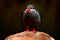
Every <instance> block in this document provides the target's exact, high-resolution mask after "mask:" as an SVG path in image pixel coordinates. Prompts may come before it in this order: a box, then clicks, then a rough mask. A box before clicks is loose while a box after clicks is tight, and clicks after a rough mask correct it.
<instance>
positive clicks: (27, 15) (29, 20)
mask: <svg viewBox="0 0 60 40" xmlns="http://www.w3.org/2000/svg"><path fill="white" fill-rule="evenodd" d="M23 22H24V25H25V26H26V27H27V29H29V30H33V29H35V30H36V29H37V28H38V27H39V26H40V23H41V16H40V13H39V12H38V10H36V8H35V6H34V5H31V4H30V5H28V6H27V8H26V10H25V11H24V13H23Z"/></svg>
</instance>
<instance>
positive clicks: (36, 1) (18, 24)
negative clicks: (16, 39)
mask: <svg viewBox="0 0 60 40" xmlns="http://www.w3.org/2000/svg"><path fill="white" fill-rule="evenodd" d="M59 3H60V2H59V1H58V0H0V40H4V39H5V38H6V37H7V36H9V35H11V34H15V33H19V32H22V31H24V25H23V22H22V14H23V11H24V10H25V9H26V6H27V5H29V4H32V5H34V6H35V7H36V9H37V10H38V11H39V12H40V15H41V24H40V28H39V31H42V32H46V33H47V34H49V35H51V36H52V37H54V38H55V39H57V40H58V37H59V28H60V15H59V12H60V11H59Z"/></svg>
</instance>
